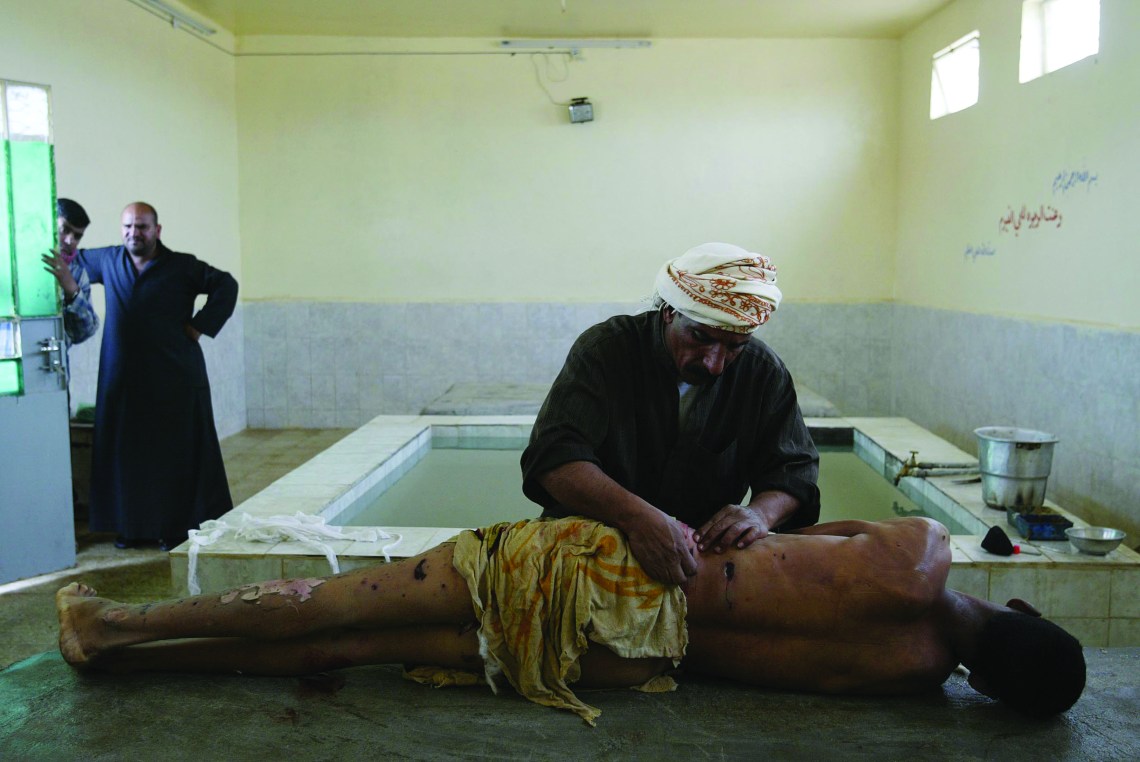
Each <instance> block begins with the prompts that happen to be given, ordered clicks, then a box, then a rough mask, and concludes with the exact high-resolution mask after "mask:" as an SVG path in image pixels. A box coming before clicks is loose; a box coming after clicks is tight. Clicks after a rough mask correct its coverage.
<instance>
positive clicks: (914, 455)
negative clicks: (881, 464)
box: [895, 450, 978, 487]
mask: <svg viewBox="0 0 1140 762" xmlns="http://www.w3.org/2000/svg"><path fill="white" fill-rule="evenodd" d="M976 473H978V466H977V464H975V463H923V462H921V461H919V459H918V450H911V451H910V457H909V458H907V459H906V462H905V463H903V466H902V468H901V469H899V472H898V473H897V474H895V486H896V487H897V486H899V481H900V480H901V479H902V478H903V477H904V476H913V477H916V478H919V479H925V478H926V477H928V476H956V475H959V474H976Z"/></svg>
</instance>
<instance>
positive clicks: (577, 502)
mask: <svg viewBox="0 0 1140 762" xmlns="http://www.w3.org/2000/svg"><path fill="white" fill-rule="evenodd" d="M538 482H539V484H541V485H542V487H543V489H545V490H546V491H547V492H548V493H550V495H551V497H553V498H554V499H555V500H557V501H558V502H559V503H561V504H562V505H563V506H567V507H569V508H572V509H573V510H574V511H575V512H577V513H580V514H582V515H583V516H587V517H589V518H592V519H597V520H598V521H601V522H602V523H604V524H608V525H610V526H612V527H617V528H618V529H620V530H621V531H622V533H624V534H625V536H626V538H627V539H628V540H629V544H630V549H631V550H632V551H633V555H634V557H635V558H636V559H637V560H638V562H640V563H641V565H642V567H644V569H645V571H646V572H647V573H648V574H649V576H651V577H653V578H654V579H656V580H659V581H661V582H668V583H672V584H675V585H679V584H681V583H683V582H684V581H685V580H686V579H688V578H689V577H690V576H692V575H693V574H696V573H697V563H696V561H695V560H694V559H693V555H692V551H691V550H690V549H689V546H688V544H687V542H686V539H687V538H686V532H685V527H684V525H683V524H682V523H681V522H679V521H677V520H676V519H674V518H673V517H672V516H669V515H668V514H666V513H664V512H663V511H661V510H659V509H658V508H655V507H654V506H652V505H650V504H649V503H648V502H646V501H645V500H642V499H641V498H640V497H638V496H637V495H635V494H633V493H632V492H630V491H629V490H627V489H625V488H624V487H622V486H621V485H620V484H618V483H617V482H615V481H614V480H613V479H611V478H610V477H608V476H606V474H605V472H604V471H602V469H600V468H598V467H597V466H596V465H594V464H593V463H587V462H585V461H574V462H571V463H564V464H562V465H561V466H558V467H556V468H553V469H551V470H550V471H547V472H546V473H545V474H542V475H541V476H539V477H538Z"/></svg>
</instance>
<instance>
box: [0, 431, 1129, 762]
mask: <svg viewBox="0 0 1140 762" xmlns="http://www.w3.org/2000/svg"><path fill="white" fill-rule="evenodd" d="M345 433H347V432H344V431H334V432H311V431H301V432H296V431H295V432H278V431H273V432H243V433H242V434H240V435H238V436H236V437H231V438H229V439H227V440H225V441H224V442H223V452H224V454H225V456H226V463H227V470H228V471H229V476H230V481H231V489H232V490H233V492H234V500H235V502H240V501H241V500H243V499H244V498H245V497H248V496H249V495H251V494H253V493H254V492H256V491H258V490H259V489H261V487H263V486H265V485H267V484H269V483H270V482H272V481H273V480H274V479H276V478H277V477H278V476H280V475H281V474H283V473H284V472H285V471H287V470H289V469H291V468H292V467H293V466H294V465H296V464H297V463H300V462H302V461H304V460H306V459H307V458H309V457H311V456H312V455H313V454H315V453H316V452H318V451H320V450H321V449H323V448H324V447H326V446H328V444H331V443H332V442H333V441H336V439H338V438H339V437H340V436H343V435H344V434H345ZM80 566H81V569H80V570H71V571H69V572H68V573H66V574H62V575H54V576H52V577H51V578H50V579H40V580H36V581H35V582H36V583H37V584H31V585H28V586H24V587H21V588H20V589H19V590H17V591H9V592H2V591H3V590H4V589H5V588H0V631H2V632H4V633H5V635H6V636H7V637H5V638H4V639H3V641H4V642H2V643H0V665H9V664H11V666H9V667H8V668H7V669H4V670H3V671H0V759H13V760H15V759H19V760H37V759H50V760H71V759H85V760H88V759H92V760H98V759H129V758H151V759H171V760H178V759H195V760H202V759H232V760H244V759H263V758H272V757H278V756H288V757H289V758H291V759H296V760H308V759H338V758H346V757H349V756H350V755H351V756H358V755H368V756H369V757H378V756H385V757H393V758H400V759H438V758H441V757H448V758H477V757H494V758H496V759H521V758H526V759H549V758H560V759H636V758H661V757H662V756H663V755H668V756H669V757H682V758H702V757H727V758H759V757H761V755H763V756H766V757H770V758H774V759H781V760H784V759H791V760H795V759H810V760H819V759H839V758H842V759H903V758H923V759H926V758H930V759H950V758H953V759H956V760H958V759H962V760H968V759H992V758H1001V759H1003V760H1022V759H1024V760H1029V759H1082V760H1083V759H1097V760H1117V759H1119V760H1135V759H1140V691H1138V690H1137V686H1138V685H1140V649H1137V648H1128V649H1099V648H1097V649H1086V652H1085V653H1086V658H1087V659H1088V664H1089V679H1088V688H1087V689H1086V692H1085V695H1084V696H1083V697H1082V698H1081V700H1080V701H1079V702H1078V703H1077V705H1076V706H1075V707H1073V709H1071V710H1070V711H1069V712H1067V713H1066V714H1065V715H1063V716H1061V717H1058V718H1055V719H1052V720H1049V721H1045V722H1035V721H1030V720H1026V719H1024V718H1022V717H1020V716H1018V715H1015V714H1013V713H1011V712H1009V711H1008V710H1006V709H1004V708H1003V707H1001V706H999V705H997V704H995V703H993V702H991V701H989V700H988V699H985V698H984V697H982V696H979V695H978V694H976V693H974V692H973V691H972V690H971V689H970V688H969V687H968V686H967V685H966V684H965V681H964V679H963V678H962V677H961V676H959V675H954V676H952V677H951V679H950V680H949V681H948V682H947V683H946V685H945V686H943V689H942V690H941V691H937V692H934V693H932V694H928V695H923V696H917V697H905V698H875V699H864V698H847V697H825V696H812V695H799V694H790V693H774V692H765V691H760V690H756V689H752V688H748V687H746V686H740V685H735V684H732V683H728V682H721V681H708V680H699V679H694V678H688V677H684V676H682V677H681V678H680V680H679V682H680V688H679V689H678V690H677V691H676V692H674V693H670V694H641V693H636V692H633V691H612V692H604V693H591V694H589V696H588V698H587V701H589V702H590V703H592V704H594V705H596V706H598V707H599V708H601V709H602V712H603V714H602V716H601V718H600V719H599V721H598V727H597V728H594V729H591V728H589V727H588V726H586V725H585V724H584V723H582V721H581V720H579V719H578V718H577V717H576V716H575V715H573V714H571V713H569V712H559V711H555V710H552V709H547V708H544V707H540V706H537V705H535V704H531V703H529V702H527V701H525V700H523V699H521V698H519V697H518V696H516V695H514V694H500V695H498V696H493V695H491V693H490V692H489V691H488V690H487V689H486V688H483V687H478V688H446V689H439V690H434V689H431V688H425V687H424V686H421V685H418V684H415V683H411V682H408V681H406V680H403V679H402V678H401V676H400V670H399V669H398V668H395V667H369V668H359V669H353V670H346V671H344V672H340V673H334V674H331V675H326V676H319V677H313V678H307V679H296V678H250V677H240V676H232V677H230V676H220V677H202V676H190V675H161V676H159V675H130V676H117V677H112V676H105V675H79V674H77V673H75V672H74V671H73V670H71V669H70V668H69V667H68V666H67V665H66V664H65V663H64V662H63V661H62V659H61V658H60V657H59V655H58V653H57V652H56V651H55V638H56V621H55V612H54V606H53V604H52V595H53V594H54V592H55V590H56V589H57V588H58V587H60V586H61V585H64V584H66V583H67V582H70V581H72V580H73V579H76V578H79V579H82V580H83V581H86V582H88V583H91V584H93V585H94V586H95V587H96V588H97V589H98V590H100V592H102V593H104V594H106V595H108V596H109V597H114V598H118V599H121V600H130V601H142V600H152V599H155V598H159V597H166V596H168V595H169V594H170V589H169V588H170V579H169V568H168V566H167V564H166V559H165V554H162V553H159V552H158V551H157V550H131V551H118V550H115V549H114V548H113V546H111V545H110V538H109V537H106V536H93V535H81V536H80ZM8 587H10V586H8Z"/></svg>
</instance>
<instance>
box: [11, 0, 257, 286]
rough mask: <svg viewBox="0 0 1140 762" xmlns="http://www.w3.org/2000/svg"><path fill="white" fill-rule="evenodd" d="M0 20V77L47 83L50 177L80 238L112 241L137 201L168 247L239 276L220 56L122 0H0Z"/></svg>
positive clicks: (230, 65) (230, 73)
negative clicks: (79, 215)
mask: <svg viewBox="0 0 1140 762" xmlns="http://www.w3.org/2000/svg"><path fill="white" fill-rule="evenodd" d="M0 20H2V23H0V77H3V78H5V79H11V80H21V81H29V82H36V83H40V84H47V85H50V86H51V88H52V107H53V122H54V128H55V158H56V184H57V188H58V193H59V195H61V196H66V197H70V198H74V199H75V200H77V201H79V202H80V203H81V204H83V206H84V207H85V208H86V209H87V212H88V214H90V216H91V219H92V224H91V227H90V228H89V229H88V235H87V238H86V239H85V240H84V242H83V245H84V246H100V245H107V244H118V243H121V242H122V240H121V237H120V234H119V212H120V211H121V210H122V208H123V206H125V205H126V204H127V203H129V202H131V201H135V200H139V199H142V200H146V201H149V202H151V203H152V204H154V206H155V207H156V208H157V209H158V212H159V218H160V219H159V221H160V222H161V223H162V225H163V233H162V238H163V241H164V242H165V243H166V244H167V245H168V246H170V247H171V248H173V249H176V250H180V251H189V252H192V253H194V254H196V255H197V256H199V257H201V258H202V259H205V260H206V261H208V262H210V263H211V264H213V265H216V266H218V267H221V268H223V269H226V270H229V271H230V272H232V273H233V274H234V275H235V276H236V277H238V278H239V280H240V279H241V270H242V268H241V247H240V242H239V239H238V197H237V173H236V171H235V169H234V168H235V166H236V164H237V127H236V111H235V106H234V59H233V57H232V56H231V54H230V53H229V52H224V51H221V50H218V49H216V48H214V47H211V46H210V45H208V44H206V43H205V42H203V41H201V40H199V39H196V38H194V37H192V36H191V35H189V34H187V33H186V32H183V31H179V30H175V29H172V28H171V27H170V26H169V25H168V24H164V23H163V22H161V21H160V20H159V19H158V18H156V17H155V16H153V15H151V14H149V13H147V12H146V11H144V10H142V9H141V8H139V7H137V6H135V5H132V4H130V3H128V2H125V0H104V1H102V2H90V1H88V0H84V1H83V2H76V1H75V0H36V2H34V3H32V2H27V1H26V0H0ZM217 37H219V38H220V40H219V42H220V44H222V45H223V46H224V45H227V44H228V43H227V40H226V38H225V34H224V33H223V34H219V35H217ZM230 44H231V45H232V43H230ZM95 292H96V302H97V304H101V300H102V294H101V290H100V289H95Z"/></svg>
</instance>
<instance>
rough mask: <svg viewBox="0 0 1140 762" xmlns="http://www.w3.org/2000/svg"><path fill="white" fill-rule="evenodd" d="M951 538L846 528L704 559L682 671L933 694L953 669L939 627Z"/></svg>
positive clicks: (923, 531) (879, 526)
mask: <svg viewBox="0 0 1140 762" xmlns="http://www.w3.org/2000/svg"><path fill="white" fill-rule="evenodd" d="M949 539H950V538H949V533H948V532H947V530H946V528H945V527H943V526H942V525H941V524H939V523H938V522H936V521H932V520H929V519H920V518H908V519H899V520H892V521H886V522H879V523H871V522H864V521H849V522H837V523H832V524H825V525H821V526H818V527H811V528H809V529H805V530H803V531H802V532H801V533H798V534H780V535H777V534H773V535H769V536H768V537H766V538H764V539H763V540H760V541H758V542H756V543H754V544H753V545H751V546H749V547H747V548H744V549H735V550H728V551H726V552H724V553H723V554H710V553H705V554H702V555H700V556H699V557H698V559H699V564H700V568H699V571H698V573H697V576H696V577H694V578H693V579H692V580H691V581H690V582H689V584H688V585H687V586H685V588H684V589H685V593H686V595H687V597H688V602H689V616H688V624H689V638H690V643H689V650H688V653H687V656H686V658H685V665H686V666H687V667H689V668H691V669H694V670H697V671H701V672H706V673H709V674H713V675H718V676H722V677H729V678H732V679H735V680H742V681H746V682H750V683H754V684H756V685H762V686H766V687H771V688H787V689H794V690H810V691H823V692H829V693H830V692H841V693H897V692H910V691H914V690H919V689H922V688H928V687H936V686H938V685H940V684H941V683H942V682H943V681H944V680H945V679H946V677H947V676H948V675H949V674H950V672H951V671H952V670H953V669H954V667H955V666H956V665H957V663H958V661H957V659H956V658H955V657H954V656H953V654H952V652H951V649H950V643H949V642H948V639H947V637H946V635H945V634H944V632H943V631H942V629H941V628H939V626H938V615H939V611H940V608H941V607H942V606H944V605H945V603H946V602H945V601H944V600H943V599H944V595H945V583H946V576H947V573H948V572H949V568H950V546H949Z"/></svg>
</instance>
